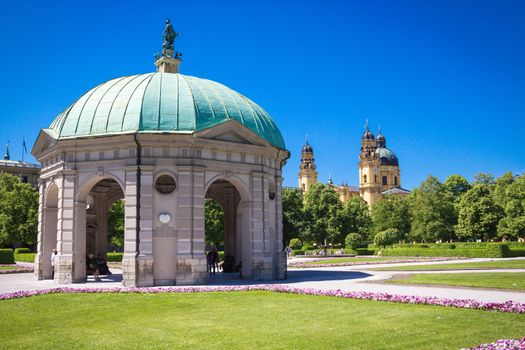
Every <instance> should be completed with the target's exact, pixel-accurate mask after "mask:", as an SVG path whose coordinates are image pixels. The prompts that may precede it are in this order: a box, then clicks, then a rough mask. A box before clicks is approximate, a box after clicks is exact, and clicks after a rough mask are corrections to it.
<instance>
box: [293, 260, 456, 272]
mask: <svg viewBox="0 0 525 350" xmlns="http://www.w3.org/2000/svg"><path fill="white" fill-rule="evenodd" d="M332 259H333V258H327V259H326V260H332ZM355 259H356V261H355V262H354V261H352V262H342V263H327V264H309V263H305V262H298V263H290V264H288V267H291V268H294V269H306V268H312V267H337V266H355V265H378V264H403V263H413V262H431V261H447V260H451V259H450V258H433V259H406V260H383V261H381V260H378V261H362V262H359V258H355ZM320 260H325V259H316V260H309V261H310V262H315V261H320Z"/></svg>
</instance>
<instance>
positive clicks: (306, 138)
mask: <svg viewBox="0 0 525 350" xmlns="http://www.w3.org/2000/svg"><path fill="white" fill-rule="evenodd" d="M306 144H308V133H306Z"/></svg>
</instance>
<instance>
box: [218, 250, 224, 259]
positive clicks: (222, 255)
mask: <svg viewBox="0 0 525 350" xmlns="http://www.w3.org/2000/svg"><path fill="white" fill-rule="evenodd" d="M217 253H219V259H221V261H224V250H220V251H218V252H217Z"/></svg>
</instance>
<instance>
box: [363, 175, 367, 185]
mask: <svg viewBox="0 0 525 350" xmlns="http://www.w3.org/2000/svg"><path fill="white" fill-rule="evenodd" d="M363 182H365V183H366V174H365V175H363Z"/></svg>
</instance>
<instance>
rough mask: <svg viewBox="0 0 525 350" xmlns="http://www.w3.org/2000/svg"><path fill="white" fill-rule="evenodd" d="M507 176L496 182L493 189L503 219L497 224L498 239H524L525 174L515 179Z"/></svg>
mask: <svg viewBox="0 0 525 350" xmlns="http://www.w3.org/2000/svg"><path fill="white" fill-rule="evenodd" d="M508 174H509V173H507V174H505V175H503V176H502V177H501V178H499V179H497V180H496V187H495V189H494V200H495V201H496V203H497V204H499V205H500V206H502V208H503V211H504V218H503V219H501V220H500V222H499V223H498V237H500V238H505V239H518V238H525V174H524V175H521V176H518V177H516V178H514V177H512V176H509V175H508ZM510 175H512V174H510ZM504 177H505V179H503V178H504ZM510 177H512V180H511V179H510Z"/></svg>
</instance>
